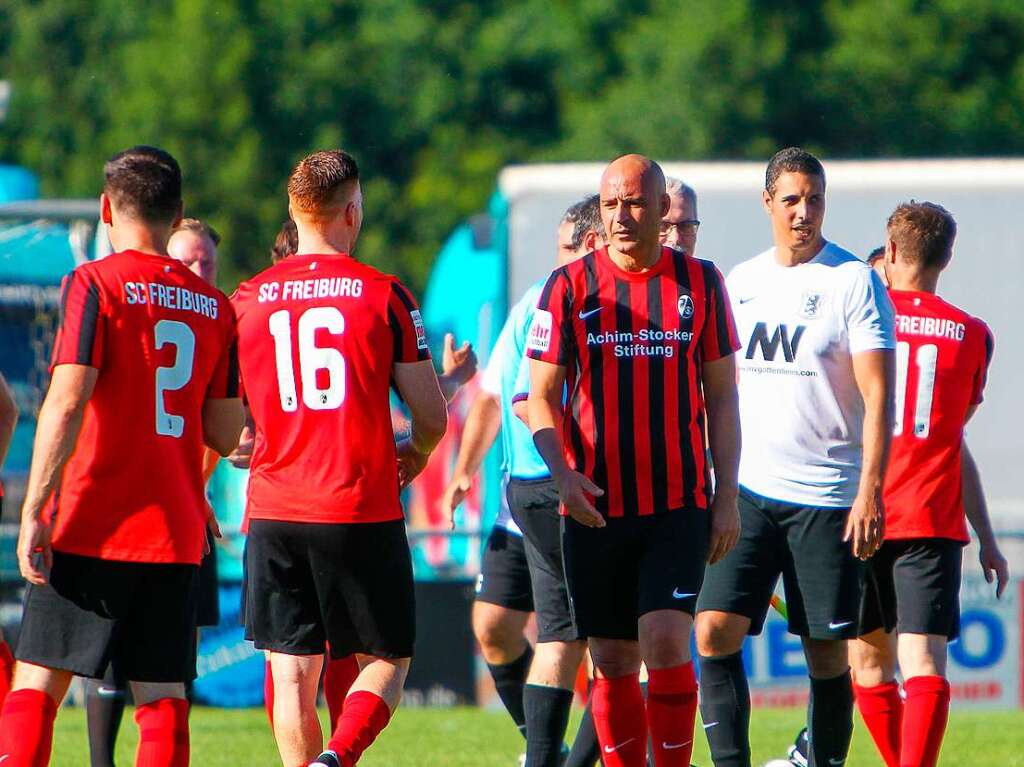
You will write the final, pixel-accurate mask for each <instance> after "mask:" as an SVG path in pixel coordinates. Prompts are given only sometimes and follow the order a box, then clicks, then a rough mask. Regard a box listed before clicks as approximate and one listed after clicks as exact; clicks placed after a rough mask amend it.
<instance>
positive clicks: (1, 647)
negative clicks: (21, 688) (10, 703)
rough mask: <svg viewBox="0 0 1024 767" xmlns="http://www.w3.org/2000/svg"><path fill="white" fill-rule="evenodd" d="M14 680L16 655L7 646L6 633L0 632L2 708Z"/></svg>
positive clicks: (0, 698)
mask: <svg viewBox="0 0 1024 767" xmlns="http://www.w3.org/2000/svg"><path fill="white" fill-rule="evenodd" d="M13 679H14V653H12V652H11V647H10V645H8V644H7V639H6V637H4V632H3V631H0V706H2V705H3V703H4V698H6V697H7V693H8V692H9V691H10V689H11V682H12V681H13Z"/></svg>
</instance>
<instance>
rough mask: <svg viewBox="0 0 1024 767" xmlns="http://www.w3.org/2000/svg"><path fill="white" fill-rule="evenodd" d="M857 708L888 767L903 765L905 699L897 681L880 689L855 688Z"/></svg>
mask: <svg viewBox="0 0 1024 767" xmlns="http://www.w3.org/2000/svg"><path fill="white" fill-rule="evenodd" d="M853 694H854V697H855V699H856V701H857V708H858V709H859V710H860V715H861V717H863V719H864V724H866V725H867V726H868V732H870V733H871V737H872V738H873V739H874V741H875V746H876V747H877V748H878V753H879V754H880V755H881V756H882V761H883V762H885V764H886V767H899V766H900V728H901V727H902V726H903V699H902V698H900V686H899V685H898V684H896V682H886V683H885V684H880V685H877V686H876V687H860V686H859V685H856V684H855V685H853Z"/></svg>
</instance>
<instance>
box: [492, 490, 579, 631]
mask: <svg viewBox="0 0 1024 767" xmlns="http://www.w3.org/2000/svg"><path fill="white" fill-rule="evenodd" d="M506 493H507V498H508V507H509V509H510V510H511V512H512V519H514V520H515V521H516V524H517V525H519V529H520V530H522V531H523V538H524V539H525V541H526V561H527V562H528V563H529V566H530V580H531V582H532V583H533V604H534V605H535V607H536V610H537V641H538V642H571V641H574V640H576V639H579V638H580V636H579V632H578V631H577V630H576V624H575V623H574V622H573V618H572V611H571V610H570V608H569V590H568V587H567V586H566V583H565V565H564V564H563V561H562V523H561V516H560V515H559V513H558V509H559V499H558V488H557V487H555V482H554V480H553V479H550V478H544V479H515V478H514V477H513V478H512V479H510V480H509V482H508V489H507V491H506Z"/></svg>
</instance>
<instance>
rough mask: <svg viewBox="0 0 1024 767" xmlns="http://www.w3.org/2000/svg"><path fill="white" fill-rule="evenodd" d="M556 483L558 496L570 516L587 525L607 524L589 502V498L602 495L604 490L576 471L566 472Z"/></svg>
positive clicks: (601, 525) (602, 525) (598, 525)
mask: <svg viewBox="0 0 1024 767" xmlns="http://www.w3.org/2000/svg"><path fill="white" fill-rule="evenodd" d="M557 484H558V497H559V499H560V500H561V501H562V505H563V506H565V510H566V511H567V512H568V513H569V516H570V517H572V518H573V519H575V520H576V521H577V522H579V523H580V524H581V525H586V526H587V527H604V526H605V525H606V524H607V523H606V522H605V521H604V517H602V516H601V514H600V512H598V510H597V509H596V508H594V504H593V503H591V502H590V498H596V497H597V496H599V495H604V490H602V489H601V488H599V487H598V486H597V485H595V484H594V483H593V482H591V481H590V480H589V479H588V478H587V477H586V476H584V475H583V474H580V473H579V472H578V471H570V472H568V473H567V474H565V475H564V476H562V477H561V478H560V479H558V480H557ZM588 496H589V497H588Z"/></svg>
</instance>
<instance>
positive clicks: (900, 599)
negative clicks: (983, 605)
mask: <svg viewBox="0 0 1024 767" xmlns="http://www.w3.org/2000/svg"><path fill="white" fill-rule="evenodd" d="M962 564H963V544H962V543H961V542H960V541H953V540H950V539H948V538H911V539H908V540H902V541H885V542H884V543H883V544H882V546H881V548H879V549H878V551H877V552H875V555H874V556H873V557H871V559H869V560H868V579H867V587H866V588H865V590H864V601H863V603H862V605H861V615H860V632H861V635H864V634H870V633H871V632H872V631H876V630H878V629H885V630H886V631H892V630H893V629H896V631H897V632H898V633H900V634H935V635H937V636H944V637H947V638H948V639H949V640H950V641H952V640H954V639H956V638H957V637H958V636H960V569H961V566H962Z"/></svg>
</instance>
